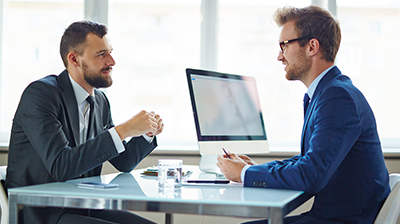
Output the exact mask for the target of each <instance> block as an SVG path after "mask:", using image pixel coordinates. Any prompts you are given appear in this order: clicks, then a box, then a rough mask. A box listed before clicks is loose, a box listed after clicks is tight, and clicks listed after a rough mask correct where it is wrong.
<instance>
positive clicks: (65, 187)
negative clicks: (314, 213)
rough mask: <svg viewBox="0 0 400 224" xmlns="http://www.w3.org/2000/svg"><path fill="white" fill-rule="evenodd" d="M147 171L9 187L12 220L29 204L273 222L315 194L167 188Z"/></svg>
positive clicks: (168, 218) (236, 188)
mask: <svg viewBox="0 0 400 224" xmlns="http://www.w3.org/2000/svg"><path fill="white" fill-rule="evenodd" d="M183 170H184V171H185V170H190V171H193V174H192V175H191V176H190V177H189V178H194V179H195V178H197V177H198V176H199V175H210V174H204V173H201V172H200V171H199V169H198V167H197V166H184V167H183ZM142 171H143V170H134V171H132V172H130V173H115V174H108V175H103V176H99V177H90V178H85V179H77V180H72V181H67V182H56V183H48V184H41V185H34V186H28V187H19V188H12V189H9V190H8V200H9V209H10V217H9V218H10V223H11V224H15V223H18V220H17V214H18V209H19V207H20V206H19V205H27V206H54V207H70V208H86V209H111V210H131V211H153V212H164V213H166V214H167V215H166V223H172V216H171V214H172V213H185V214H199V215H219V216H230V217H232V216H234V217H244V218H269V219H270V223H273V224H282V223H283V218H284V216H285V215H286V214H288V213H290V212H291V211H292V210H294V209H295V208H297V207H298V206H299V205H301V204H303V203H304V202H306V201H307V200H308V199H309V197H308V196H306V195H305V194H303V192H301V191H291V190H277V189H261V188H247V187H246V188H244V187H242V186H230V185H226V186H221V185H217V186H182V187H181V188H180V189H178V190H175V191H172V192H165V191H163V190H160V189H158V182H157V179H156V178H155V177H153V178H152V177H145V176H142V175H140V173H142ZM211 175H213V174H211ZM214 176H215V175H214ZM86 181H92V182H93V181H94V182H103V183H110V182H112V183H118V184H119V188H118V189H114V190H93V189H82V188H78V187H77V183H79V182H86Z"/></svg>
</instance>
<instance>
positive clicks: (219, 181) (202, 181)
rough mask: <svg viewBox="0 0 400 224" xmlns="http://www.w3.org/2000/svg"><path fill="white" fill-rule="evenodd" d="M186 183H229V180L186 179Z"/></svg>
mask: <svg viewBox="0 0 400 224" xmlns="http://www.w3.org/2000/svg"><path fill="white" fill-rule="evenodd" d="M187 183H196V184H229V180H187Z"/></svg>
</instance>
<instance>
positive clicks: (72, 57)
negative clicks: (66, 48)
mask: <svg viewBox="0 0 400 224" xmlns="http://www.w3.org/2000/svg"><path fill="white" fill-rule="evenodd" d="M67 58H68V64H69V65H71V66H74V67H76V66H79V55H78V54H77V53H76V52H73V51H71V52H69V53H68V55H67Z"/></svg>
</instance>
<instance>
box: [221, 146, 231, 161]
mask: <svg viewBox="0 0 400 224" xmlns="http://www.w3.org/2000/svg"><path fill="white" fill-rule="evenodd" d="M222 150H223V151H224V153H225V155H226V156H227V157H228V158H229V159H232V157H231V156H230V155H229V154H228V153H227V152H226V151H225V149H224V148H222Z"/></svg>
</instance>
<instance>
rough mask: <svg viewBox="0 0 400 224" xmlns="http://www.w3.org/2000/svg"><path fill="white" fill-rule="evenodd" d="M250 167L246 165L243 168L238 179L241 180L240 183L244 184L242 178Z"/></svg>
mask: <svg viewBox="0 0 400 224" xmlns="http://www.w3.org/2000/svg"><path fill="white" fill-rule="evenodd" d="M249 167H250V165H246V166H244V167H243V169H242V172H241V173H240V179H241V180H242V183H243V184H244V176H245V174H246V171H247V169H248V168H249Z"/></svg>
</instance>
